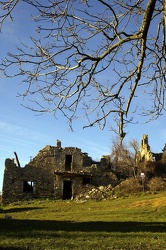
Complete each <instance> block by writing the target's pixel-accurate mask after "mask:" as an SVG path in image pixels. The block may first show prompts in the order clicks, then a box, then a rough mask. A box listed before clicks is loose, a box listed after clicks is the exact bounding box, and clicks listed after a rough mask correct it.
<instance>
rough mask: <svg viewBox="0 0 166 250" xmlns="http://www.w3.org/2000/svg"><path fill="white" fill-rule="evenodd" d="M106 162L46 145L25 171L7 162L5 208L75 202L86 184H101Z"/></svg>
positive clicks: (68, 148)
mask: <svg viewBox="0 0 166 250" xmlns="http://www.w3.org/2000/svg"><path fill="white" fill-rule="evenodd" d="M108 164H109V163H108V161H107V160H106V159H104V158H102V159H101V161H100V162H98V163H96V162H94V161H93V160H92V159H91V157H89V156H88V154H86V153H82V152H81V150H80V149H79V148H76V147H66V148H62V147H61V142H60V141H57V144H56V146H50V145H47V146H46V147H44V148H43V149H42V150H40V151H39V153H38V154H37V155H36V156H35V157H34V158H33V159H32V160H31V161H30V162H29V163H28V164H27V165H26V166H25V167H23V168H21V167H19V166H17V165H16V164H15V163H14V160H11V159H6V161H5V171H4V181H3V194H2V201H3V203H4V204H8V203H11V202H15V201H18V200H24V199H33V198H40V199H41V198H43V199H45V198H50V199H63V198H65V197H70V194H69V193H68V194H67V195H66V196H65V192H68V190H67V188H68V189H71V190H69V191H70V192H71V197H70V198H74V197H75V195H76V194H77V192H78V190H79V189H80V187H81V186H83V185H84V184H87V183H88V184H93V185H100V184H101V175H102V171H103V170H104V169H105V168H107V167H108Z"/></svg>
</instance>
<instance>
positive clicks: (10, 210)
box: [0, 207, 42, 250]
mask: <svg viewBox="0 0 166 250" xmlns="http://www.w3.org/2000/svg"><path fill="white" fill-rule="evenodd" d="M37 209H42V207H16V208H8V209H1V208H0V214H8V213H17V212H26V211H30V210H37ZM0 250H1V249H0Z"/></svg>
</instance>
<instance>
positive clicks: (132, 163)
mask: <svg viewBox="0 0 166 250" xmlns="http://www.w3.org/2000/svg"><path fill="white" fill-rule="evenodd" d="M137 152H138V142H137V141H136V140H135V139H131V140H130V141H129V143H128V144H127V145H125V144H123V145H122V144H121V143H120V141H119V138H117V139H115V140H113V142H112V152H111V155H110V162H111V165H112V169H113V170H114V171H115V172H116V173H117V174H119V176H120V177H123V178H124V177H125V178H126V177H136V175H137V164H136V156H137Z"/></svg>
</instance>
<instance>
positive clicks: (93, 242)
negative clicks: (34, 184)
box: [0, 192, 166, 250]
mask: <svg viewBox="0 0 166 250" xmlns="http://www.w3.org/2000/svg"><path fill="white" fill-rule="evenodd" d="M165 195H166V192H162V193H158V194H153V195H152V194H142V195H140V196H130V197H125V198H118V199H112V200H107V201H100V202H97V201H88V202H86V203H76V202H75V201H31V202H24V203H18V204H16V203H15V204H11V205H8V206H4V207H1V208H0V249H8V250H10V249H11V250H15V249H20V250H21V249H28V250H34V249H38V250H44V249H45V250H51V249H61V250H62V249H64V250H65V249H78V250H79V249H83V250H86V249H88V250H89V249H90V250H92V249H94V250H98V249H112V250H129V249H133V250H138V249H144V250H148V249H149V250H150V249H151V250H159V249H162V250H163V249H166V218H165V214H166V198H165ZM6 214H8V215H11V216H12V219H4V215H6Z"/></svg>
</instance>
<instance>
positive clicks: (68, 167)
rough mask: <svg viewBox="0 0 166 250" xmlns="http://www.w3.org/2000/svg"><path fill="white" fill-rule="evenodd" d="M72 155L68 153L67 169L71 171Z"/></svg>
mask: <svg viewBox="0 0 166 250" xmlns="http://www.w3.org/2000/svg"><path fill="white" fill-rule="evenodd" d="M71 165H72V155H66V160H65V171H71Z"/></svg>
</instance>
